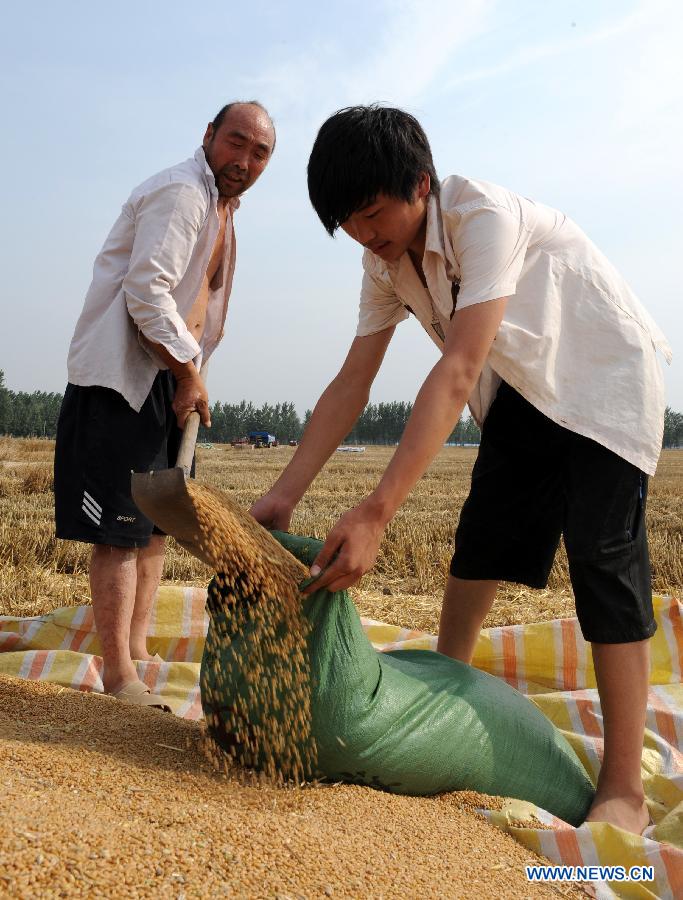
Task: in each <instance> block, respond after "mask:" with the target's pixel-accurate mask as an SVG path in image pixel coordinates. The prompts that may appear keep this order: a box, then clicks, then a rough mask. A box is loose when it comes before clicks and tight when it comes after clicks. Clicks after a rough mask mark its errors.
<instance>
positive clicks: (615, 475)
mask: <svg viewBox="0 0 683 900" xmlns="http://www.w3.org/2000/svg"><path fill="white" fill-rule="evenodd" d="M647 484H648V482H647V476H646V475H645V474H644V473H643V472H641V471H640V470H639V469H638V468H636V467H635V466H634V465H632V464H631V463H629V462H627V461H626V460H624V459H622V458H621V457H619V456H617V455H616V454H615V453H613V452H612V451H611V450H608V449H607V448H606V447H603V446H601V445H600V444H598V443H596V442H595V441H593V440H590V439H589V438H586V437H583V436H582V435H579V434H576V433H575V432H573V431H569V430H568V429H567V428H563V427H562V426H561V425H558V424H557V423H555V422H553V421H552V420H551V419H549V418H548V417H547V416H545V415H543V413H541V412H539V410H537V409H536V408H535V407H534V406H532V404H531V403H529V402H528V401H527V400H525V399H524V397H522V396H521V395H520V394H519V393H517V391H515V390H513V388H511V387H510V386H509V385H507V384H505V383H504V382H503V383H502V384H501V386H500V388H499V390H498V394H497V395H496V399H495V400H494V402H493V404H492V406H491V409H490V411H489V414H488V416H487V417H486V420H485V422H484V426H483V429H482V439H481V446H480V448H479V455H478V456H477V460H476V463H475V465H474V469H473V471H472V484H471V489H470V494H469V496H468V498H467V500H466V501H465V504H464V505H463V508H462V511H461V514H460V521H459V523H458V527H457V530H456V533H455V553H454V555H453V559H452V561H451V567H450V571H451V574H452V575H454V576H455V577H456V578H462V579H471V580H489V579H490V580H499V581H511V582H516V583H518V584H525V585H528V586H529V587H532V588H542V587H545V586H546V584H547V583H548V575H549V573H550V569H551V566H552V564H553V559H554V558H555V553H556V551H557V547H558V544H559V541H560V536H563V537H564V542H565V547H566V550H567V557H568V560H569V574H570V577H571V582H572V587H573V590H574V598H575V602H576V612H577V616H578V619H579V623H580V625H581V630H582V632H583V636H584V637H585V639H586V640H587V641H595V642H597V643H606V644H610V643H627V642H630V641H640V640H644V639H646V638H649V637H651V636H652V635H653V634H654V632H655V630H656V624H655V621H654V615H653V611H652V588H651V579H650V560H649V555H648V547H647V534H646V527H645V505H646V500H647Z"/></svg>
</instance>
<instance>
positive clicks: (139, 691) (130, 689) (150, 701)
mask: <svg viewBox="0 0 683 900" xmlns="http://www.w3.org/2000/svg"><path fill="white" fill-rule="evenodd" d="M112 697H116V699H117V700H121V701H122V702H123V703H133V704H135V705H136V706H151V707H153V708H154V709H161V710H163V711H164V712H169V713H170V712H173V710H172V709H171V707H170V706H169V705H168V703H167V702H166V700H164V698H163V697H162V696H161V695H160V694H153V693H152V692H151V691H150V689H149V688H148V687H147V685H146V684H143V682H142V681H131V682H130V683H129V684H124V686H123V687H122V688H121V690H119V691H116V693H114V694H112Z"/></svg>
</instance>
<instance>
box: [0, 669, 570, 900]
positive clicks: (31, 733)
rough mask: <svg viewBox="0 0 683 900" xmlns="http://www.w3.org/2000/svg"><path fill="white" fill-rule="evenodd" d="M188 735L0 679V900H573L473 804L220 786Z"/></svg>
mask: <svg viewBox="0 0 683 900" xmlns="http://www.w3.org/2000/svg"><path fill="white" fill-rule="evenodd" d="M200 733H201V732H200V726H199V724H198V723H196V722H188V721H185V720H182V719H178V718H176V717H174V716H171V715H167V714H164V713H161V712H158V711H156V710H145V709H140V708H137V707H132V706H125V705H123V704H121V703H118V702H117V701H115V700H113V699H110V698H108V697H102V696H99V695H92V694H84V693H79V692H77V691H71V690H68V689H65V688H59V687H56V686H55V685H51V684H46V683H41V682H27V681H21V680H18V679H11V678H7V677H0V783H1V785H2V787H1V790H2V797H3V804H2V805H3V815H2V819H1V820H0V896H3V897H12V898H35V897H41V898H51V897H89V898H90V897H161V896H163V897H173V898H178V900H182V898H191V897H213V896H225V897H245V898H247V897H248V898H252V897H254V898H256V897H272V898H279V900H287V898H291V900H294V898H301V897H304V898H309V897H322V898H325V897H340V898H341V897H347V898H360V897H363V898H366V897H372V898H380V897H385V898H388V897H395V896H397V895H400V896H403V897H420V898H424V897H449V898H451V897H463V898H464V897H467V898H472V897H477V898H496V900H500V898H503V897H504V898H506V900H507V898H510V900H514V898H521V897H558V896H571V897H581V896H583V897H585V896H586V895H585V894H583V893H582V892H581V891H580V890H578V889H577V888H576V887H570V886H568V885H565V886H550V885H548V886H541V885H530V884H529V883H528V882H527V880H526V876H525V869H524V866H525V864H528V863H533V862H535V861H538V860H537V859H536V858H534V856H533V854H531V853H530V852H529V851H527V850H525V849H524V848H523V847H521V846H520V845H519V844H517V843H516V842H515V841H514V840H513V839H512V838H511V837H509V836H508V835H506V834H504V833H502V832H500V831H498V830H497V829H495V828H494V827H493V826H491V825H489V824H488V823H487V822H486V821H485V820H484V819H483V818H482V817H480V816H479V815H478V814H476V813H475V812H473V809H472V804H473V799H472V798H471V797H467V796H466V795H460V794H451V795H444V796H441V797H436V798H411V797H397V796H392V795H388V794H385V793H381V792H379V791H375V790H372V789H370V788H363V787H355V786H343V785H333V786H324V787H322V786H318V787H310V788H304V789H300V788H293V789H292V788H289V789H284V788H277V787H273V786H271V785H263V784H260V785H259V784H254V783H248V782H247V783H245V781H244V778H242V779H239V778H238V777H237V776H233V775H228V776H226V775H219V774H217V773H215V772H214V771H213V770H212V768H211V767H210V765H209V764H208V762H206V760H205V758H204V756H203V754H202V752H201V748H200Z"/></svg>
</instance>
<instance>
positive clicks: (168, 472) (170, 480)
mask: <svg viewBox="0 0 683 900" xmlns="http://www.w3.org/2000/svg"><path fill="white" fill-rule="evenodd" d="M186 479H187V476H186V475H185V472H184V470H183V469H182V468H180V467H177V468H175V469H161V470H159V471H158V472H139V473H135V474H133V476H132V478H131V493H132V496H133V501H134V503H135V505H136V506H137V507H138V509H139V510H140V511H141V512H142V513H144V515H146V516H147V518H148V519H151V520H152V522H154V524H155V525H156V526H157V528H160V529H161V530H162V531H163V532H165V533H166V534H170V535H171V537H174V538H175V539H176V541H178V543H179V544H180V545H181V546H182V547H184V548H185V549H186V550H189V552H190V553H191V554H192V555H193V556H196V557H197V559H200V560H201V561H202V562H204V563H206V564H207V565H211V562H210V560H209V559H208V558H207V556H206V555H205V554H204V552H203V550H202V549H201V546H200V535H201V531H200V529H199V523H198V522H197V514H196V512H195V508H194V506H193V504H192V500H191V499H190V495H189V493H188V490H187V480H186Z"/></svg>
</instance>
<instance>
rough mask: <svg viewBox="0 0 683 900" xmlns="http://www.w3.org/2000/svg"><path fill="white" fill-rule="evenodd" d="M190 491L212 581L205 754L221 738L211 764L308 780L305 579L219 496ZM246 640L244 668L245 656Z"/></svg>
mask: <svg viewBox="0 0 683 900" xmlns="http://www.w3.org/2000/svg"><path fill="white" fill-rule="evenodd" d="M187 486H188V492H189V494H190V497H191V499H192V503H193V505H194V507H195V510H196V514H197V521H198V522H199V527H200V530H201V536H200V546H201V549H202V551H203V552H204V554H205V558H206V559H207V560H208V561H210V563H211V565H212V567H213V568H214V570H215V571H216V573H217V575H216V577H215V578H214V579H213V581H212V582H211V585H210V587H209V598H208V609H209V614H210V616H211V623H212V627H211V628H210V629H209V634H208V635H207V647H206V652H205V654H204V662H203V665H202V677H201V683H202V702H203V705H204V711H205V715H206V718H207V725H208V746H209V748H211V747H212V741H213V739H214V738H216V737H218V741H219V743H220V747H221V748H222V749H221V750H219V749H218V748H217V747H215V746H214V747H213V750H214V751H215V752H214V754H213V755H214V756H215V757H216V758H219V757H220V756H222V753H223V751H227V752H228V754H229V756H230V757H231V758H232V759H233V760H234V761H235V762H236V763H237V764H239V765H241V766H243V767H245V768H247V769H258V770H260V771H263V772H265V773H266V775H268V776H270V777H272V778H274V779H276V780H288V781H296V782H301V781H303V780H306V779H310V778H312V777H313V774H314V772H315V770H316V752H315V749H316V748H315V742H314V740H313V736H312V733H311V688H310V665H309V659H308V654H307V652H306V650H307V638H308V633H309V631H310V625H309V623H308V621H307V619H306V618H305V617H304V615H303V614H302V607H301V595H300V593H299V589H298V585H299V584H300V582H301V581H302V580H303V579H304V578H305V577H306V576H307V575H308V570H307V569H306V568H305V567H304V566H303V565H302V564H301V563H300V562H299V561H298V560H297V559H295V558H294V557H293V556H292V554H291V553H288V552H287V551H286V550H285V549H284V548H283V547H281V546H280V544H279V543H278V542H277V541H276V540H275V538H273V537H271V535H270V534H269V533H268V532H267V531H266V530H265V529H264V528H262V527H261V526H260V525H259V524H258V523H257V522H256V520H255V519H253V518H252V517H251V516H250V515H249V514H248V513H246V512H245V511H244V510H242V509H241V508H240V507H238V506H237V505H236V504H235V503H233V502H232V501H230V500H229V498H228V497H226V496H225V495H224V494H222V493H221V492H220V491H217V490H215V489H213V488H210V487H207V486H206V485H202V484H199V483H197V482H196V481H193V480H188V483H187ZM235 636H239V638H240V643H239V645H237V644H233V639H234V638H235ZM245 638H247V639H248V649H249V652H248V659H246V658H244V657H243V655H242V652H241V650H242V647H243V646H244V644H243V641H244V639H245ZM226 655H228V656H229V657H230V659H231V662H232V665H233V667H236V668H237V669H238V670H239V676H240V682H241V683H243V686H244V691H243V692H242V693H236V692H235V691H234V690H233V684H234V675H235V672H234V671H231V670H226V669H225V668H223V666H222V661H223V660H224V659H225V658H226ZM255 709H258V714H257V715H254V710H255Z"/></svg>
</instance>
